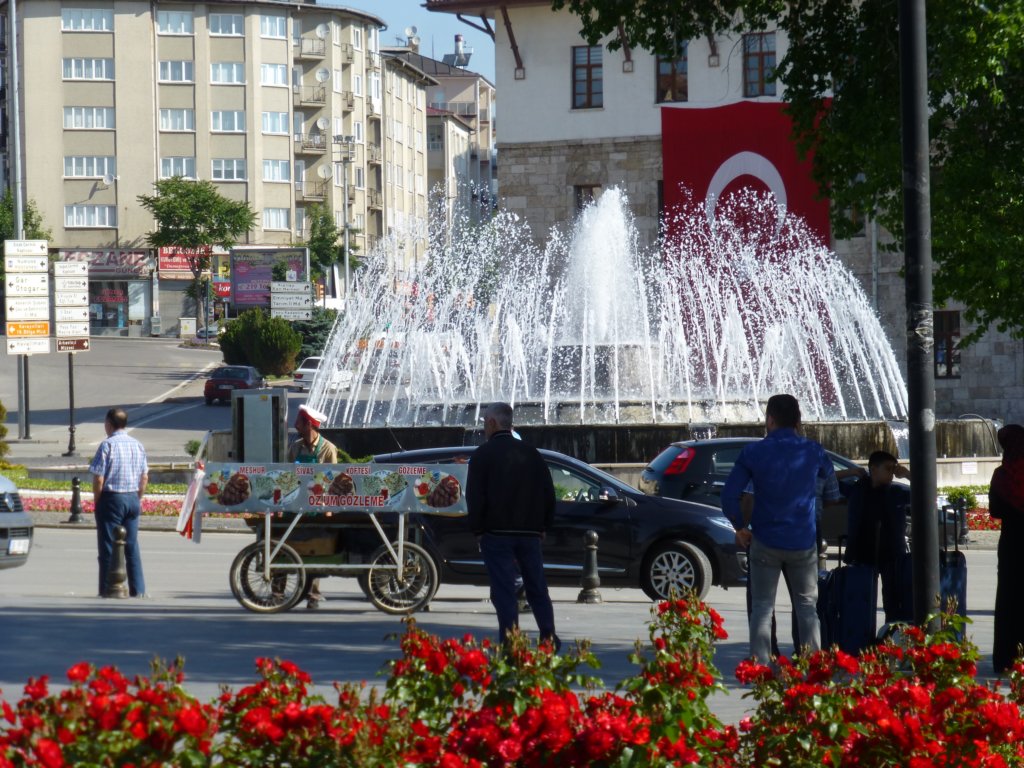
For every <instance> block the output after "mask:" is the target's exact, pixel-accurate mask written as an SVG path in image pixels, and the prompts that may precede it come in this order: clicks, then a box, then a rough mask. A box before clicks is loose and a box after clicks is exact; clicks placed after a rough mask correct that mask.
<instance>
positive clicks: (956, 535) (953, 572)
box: [939, 508, 967, 616]
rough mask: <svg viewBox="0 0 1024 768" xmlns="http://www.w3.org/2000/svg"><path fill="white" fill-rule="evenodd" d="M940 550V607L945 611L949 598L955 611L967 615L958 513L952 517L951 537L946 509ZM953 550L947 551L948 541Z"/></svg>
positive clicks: (965, 562)
mask: <svg viewBox="0 0 1024 768" xmlns="http://www.w3.org/2000/svg"><path fill="white" fill-rule="evenodd" d="M941 514H942V551H941V552H940V553H939V594H940V595H941V603H940V604H939V605H940V608H941V609H942V610H943V611H945V610H946V608H947V606H948V605H949V602H950V600H954V601H955V602H956V611H955V612H956V613H957V614H958V615H960V616H966V615H967V558H966V557H964V553H963V552H961V551H960V532H959V531H958V530H957V528H958V527H959V522H960V519H959V515H956V516H954V517H953V537H952V539H950V538H949V537H948V536H947V535H946V519H947V517H948V515H947V514H946V509H945V508H943V510H942V512H941ZM950 541H952V542H953V551H952V552H950V551H949V542H950Z"/></svg>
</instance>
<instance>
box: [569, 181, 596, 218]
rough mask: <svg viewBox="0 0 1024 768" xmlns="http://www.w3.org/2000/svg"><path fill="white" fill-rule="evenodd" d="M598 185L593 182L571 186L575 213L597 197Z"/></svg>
mask: <svg viewBox="0 0 1024 768" xmlns="http://www.w3.org/2000/svg"><path fill="white" fill-rule="evenodd" d="M597 190H598V187H597V185H595V184H578V185H576V186H574V187H573V188H572V191H573V195H574V196H575V204H576V213H579V212H580V211H582V210H583V209H584V208H586V207H587V206H588V205H590V204H591V203H592V202H594V200H595V198H596V197H597Z"/></svg>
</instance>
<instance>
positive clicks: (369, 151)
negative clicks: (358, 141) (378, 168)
mask: <svg viewBox="0 0 1024 768" xmlns="http://www.w3.org/2000/svg"><path fill="white" fill-rule="evenodd" d="M383 158H384V152H383V150H381V148H380V147H378V146H377V145H376V144H367V145H366V162H368V163H370V164H371V165H380V164H381V161H382V160H383Z"/></svg>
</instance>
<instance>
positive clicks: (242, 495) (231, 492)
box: [206, 472, 252, 507]
mask: <svg viewBox="0 0 1024 768" xmlns="http://www.w3.org/2000/svg"><path fill="white" fill-rule="evenodd" d="M212 485H213V484H211V485H207V486H206V490H207V493H210V494H211V498H212V491H211V486H212ZM251 493H252V485H251V484H250V483H249V477H248V475H243V474H242V473H241V472H236V473H235V474H233V475H232V476H231V479H230V480H228V482H227V484H226V485H225V486H224V487H223V488H221V489H220V491H219V493H218V495H217V496H216V499H217V501H218V502H219V503H220V504H223V505H224V506H225V507H233V506H234V505H235V504H241V503H242V502H243V501H245V500H246V499H248V498H249V496H250V494H251Z"/></svg>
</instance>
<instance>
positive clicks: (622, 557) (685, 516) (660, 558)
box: [373, 446, 746, 600]
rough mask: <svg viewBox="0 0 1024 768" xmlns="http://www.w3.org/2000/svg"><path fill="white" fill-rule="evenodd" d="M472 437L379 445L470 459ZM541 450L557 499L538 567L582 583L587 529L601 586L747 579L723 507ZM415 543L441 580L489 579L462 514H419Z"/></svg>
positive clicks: (423, 457)
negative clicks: (429, 444)
mask: <svg viewBox="0 0 1024 768" xmlns="http://www.w3.org/2000/svg"><path fill="white" fill-rule="evenodd" d="M474 450H475V447H474V446H459V447H453V448H429V449H424V450H417V451H402V452H398V453H389V454H381V455H378V456H374V457H373V460H374V461H376V462H381V463H388V464H417V465H419V464H442V463H452V462H460V461H467V460H468V459H469V457H470V455H472V452H473V451H474ZM541 454H542V455H543V456H544V459H545V461H546V462H547V464H548V467H549V469H550V470H551V476H552V480H553V481H554V485H555V493H556V496H557V499H558V500H557V505H556V509H555V524H554V528H553V529H552V530H551V531H549V532H548V534H547V536H546V537H545V540H544V569H545V574H546V576H547V578H548V582H549V583H550V584H551V585H553V586H579V585H580V577H581V575H582V571H583V560H584V552H585V549H584V535H585V534H586V532H587V531H589V530H593V531H596V532H597V534H598V537H599V538H598V550H597V562H598V571H599V573H600V577H601V584H602V586H613V587H615V586H618V587H640V588H642V589H643V590H644V592H646V593H647V595H648V596H649V597H650V598H651V599H652V600H663V599H665V598H667V597H668V596H669V595H670V594H671V593H672V591H673V590H676V591H679V590H681V589H682V588H692V589H693V590H695V591H696V592H697V593H698V594H699V595H700V596H701V597H704V596H705V595H706V594H707V593H708V590H710V588H711V585H712V584H716V585H719V586H723V587H734V586H742V585H744V584H745V583H746V555H745V554H744V553H743V552H741V551H740V550H739V549H737V547H736V543H735V541H734V537H733V529H732V526H731V525H730V524H729V521H728V520H726V519H725V517H723V516H722V513H721V512H720V511H719V510H717V509H714V508H712V507H709V506H706V505H704V504H698V503H693V502H689V501H686V502H684V501H676V500H673V499H663V498H658V497H656V496H648V495H646V494H643V493H641V492H640V491H638V490H637V489H635V488H632V487H630V486H629V485H627V484H626V483H623V482H622V481H621V480H619V479H618V478H616V477H614V476H612V475H609V474H607V473H605V472H602V471H601V470H599V469H596V468H594V467H592V466H590V465H589V464H586V463H584V462H582V461H578V460H577V459H574V458H572V457H570V456H566V455H564V454H561V453H555V452H554V451H546V450H542V451H541ZM414 524H415V525H416V526H417V531H418V533H419V535H420V536H421V543H422V544H423V546H424V547H425V548H426V549H427V551H428V552H430V554H431V555H432V556H433V557H434V559H435V561H436V563H437V565H438V572H439V573H440V576H441V581H442V582H448V583H452V584H475V585H486V584H487V583H488V580H487V572H486V570H485V568H484V564H483V560H482V558H481V557H480V550H479V546H478V544H477V540H476V537H475V536H474V535H473V533H472V531H470V529H469V526H468V525H467V524H466V517H465V515H462V516H445V515H417V516H416V520H415V522H414Z"/></svg>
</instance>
